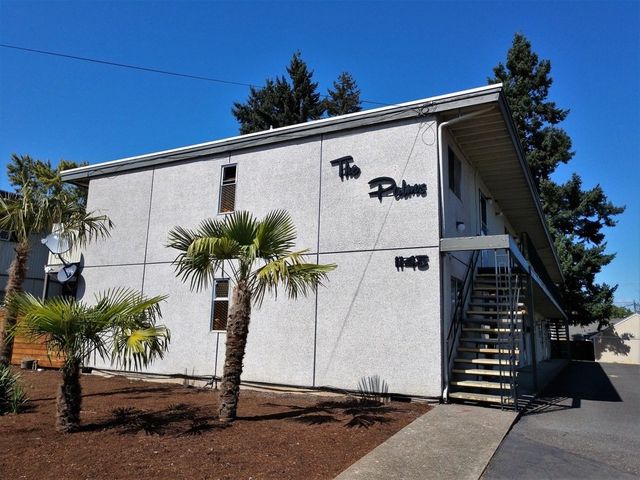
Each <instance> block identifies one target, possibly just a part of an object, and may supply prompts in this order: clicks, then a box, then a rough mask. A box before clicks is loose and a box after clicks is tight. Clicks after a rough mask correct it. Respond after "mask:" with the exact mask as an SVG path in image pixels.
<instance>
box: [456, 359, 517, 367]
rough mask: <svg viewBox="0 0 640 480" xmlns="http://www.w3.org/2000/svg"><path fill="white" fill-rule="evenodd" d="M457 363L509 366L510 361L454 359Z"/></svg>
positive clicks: (515, 362) (515, 361)
mask: <svg viewBox="0 0 640 480" xmlns="http://www.w3.org/2000/svg"><path fill="white" fill-rule="evenodd" d="M453 361H454V362H456V363H471V364H474V365H505V366H509V361H508V360H505V359H502V358H454V359H453ZM514 364H515V365H517V364H518V361H517V360H514Z"/></svg>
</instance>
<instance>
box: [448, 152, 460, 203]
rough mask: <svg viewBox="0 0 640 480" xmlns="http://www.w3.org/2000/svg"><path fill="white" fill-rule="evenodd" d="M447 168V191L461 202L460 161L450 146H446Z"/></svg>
mask: <svg viewBox="0 0 640 480" xmlns="http://www.w3.org/2000/svg"><path fill="white" fill-rule="evenodd" d="M447 156H448V166H449V190H451V191H452V192H453V194H454V195H455V196H456V197H458V200H460V201H462V159H461V158H459V157H458V155H456V152H454V151H453V148H451V146H450V145H448V146H447Z"/></svg>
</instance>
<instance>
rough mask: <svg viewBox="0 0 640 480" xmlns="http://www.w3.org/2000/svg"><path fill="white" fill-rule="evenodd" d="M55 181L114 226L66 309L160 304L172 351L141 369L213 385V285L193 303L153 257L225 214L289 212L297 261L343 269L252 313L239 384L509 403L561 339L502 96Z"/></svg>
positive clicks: (91, 256)
mask: <svg viewBox="0 0 640 480" xmlns="http://www.w3.org/2000/svg"><path fill="white" fill-rule="evenodd" d="M354 167H357V168H354ZM63 177H64V179H65V180H66V181H69V182H74V183H76V184H80V185H85V186H88V188H89V200H88V205H89V209H91V210H100V211H101V212H104V213H106V214H108V215H109V216H110V217H111V219H112V220H113V222H114V223H115V228H114V230H113V231H112V235H111V238H109V239H108V240H106V241H103V242H100V243H96V244H94V245H91V246H90V247H89V248H87V250H86V251H85V252H84V264H83V266H82V273H81V282H80V283H81V285H80V291H79V296H84V297H86V298H91V296H92V294H93V293H95V292H98V291H102V290H104V289H107V288H110V287H114V286H122V285H123V286H128V287H132V288H136V289H139V290H142V291H144V293H145V294H148V295H156V294H168V295H169V296H170V297H169V299H168V301H167V302H166V304H164V305H163V308H162V310H163V322H164V323H166V324H167V326H168V327H169V328H170V329H171V333H172V340H171V345H170V350H169V352H168V354H167V356H166V358H165V359H163V360H162V361H157V362H156V363H154V364H153V365H152V366H151V367H150V371H152V372H157V373H184V372H185V371H187V372H189V373H192V372H194V373H195V374H197V375H216V376H220V375H221V373H222V366H223V358H224V345H225V332H224V319H220V318H218V319H217V320H215V319H214V318H213V317H214V316H217V317H220V312H223V311H224V307H225V303H224V302H225V301H226V298H227V294H226V286H227V285H226V283H225V279H224V274H223V273H222V272H220V275H219V276H220V278H219V282H218V283H217V288H216V287H213V288H210V289H208V290H205V291H201V292H195V291H191V290H190V289H189V287H188V285H185V284H183V283H182V282H181V281H180V280H178V279H177V278H176V276H175V274H174V267H173V266H172V261H173V260H174V258H175V256H176V254H177V252H175V251H172V250H170V249H168V248H166V246H165V245H166V243H167V233H168V232H169V230H170V229H171V228H173V227H174V226H176V225H181V226H185V227H195V226H196V225H197V224H198V223H199V222H200V221H202V220H203V219H205V218H209V217H216V216H219V215H225V214H227V213H228V212H230V211H234V210H236V211H237V210H247V211H250V212H252V213H254V214H255V215H256V216H258V217H261V216H264V215H265V214H266V213H268V212H270V211H272V210H275V209H286V210H287V211H289V213H290V214H291V216H292V219H293V221H294V223H295V225H296V227H297V233H298V240H297V247H298V248H300V249H303V248H308V249H309V252H310V253H309V255H310V257H311V259H312V260H315V261H317V262H319V263H335V264H337V265H338V268H337V269H336V270H335V271H334V272H332V273H330V275H329V281H328V283H327V285H326V287H325V288H320V289H319V290H318V292H317V293H316V294H315V295H312V296H310V297H308V298H301V299H298V300H297V301H290V300H288V299H287V298H285V297H278V298H277V299H273V298H271V299H269V298H267V299H265V301H264V303H263V305H262V307H261V308H260V309H255V310H254V312H253V313H252V320H251V326H250V333H249V340H248V346H247V354H246V358H245V365H244V373H243V380H245V381H254V382H264V383H270V384H283V385H292V386H304V387H334V388H342V389H355V387H356V385H357V382H358V380H359V379H360V378H361V377H365V376H371V375H379V376H380V377H381V378H382V379H383V380H385V381H386V382H387V383H388V384H389V389H390V391H391V392H394V393H398V394H406V395H412V396H423V397H441V396H443V395H444V396H446V397H449V398H454V397H456V396H458V397H459V398H463V397H465V396H466V397H467V398H468V399H472V400H473V399H476V400H486V401H496V402H498V401H499V402H502V403H504V402H510V401H513V398H514V392H515V387H516V385H517V384H518V381H517V378H518V377H517V372H518V371H519V370H522V369H524V368H527V365H528V366H529V367H528V368H529V369H531V367H532V366H535V365H536V363H537V362H539V361H541V360H543V359H545V358H547V357H548V356H549V350H550V349H549V336H548V330H549V326H550V325H551V324H553V323H554V322H555V323H557V322H561V323H562V324H563V325H564V323H563V322H564V321H565V316H564V313H563V312H562V310H561V308H560V307H559V303H558V299H557V294H555V293H554V289H555V285H559V284H561V282H562V276H561V273H560V268H559V265H558V260H557V257H556V255H555V252H554V248H553V243H552V241H551V239H550V236H549V232H548V230H547V227H546V224H545V221H544V218H543V216H542V210H541V207H540V203H539V199H538V196H537V193H536V191H535V187H534V184H533V181H532V178H531V176H530V174H529V170H528V168H527V166H526V164H525V161H524V158H523V154H522V151H521V147H520V145H519V143H518V140H517V136H516V133H515V129H514V125H513V122H512V119H511V115H510V112H509V109H508V107H507V104H506V100H505V97H504V92H503V90H502V87H501V85H492V86H488V87H482V88H476V89H473V90H467V91H463V92H457V93H452V94H449V95H443V96H438V97H433V98H428V99H424V100H418V101H414V102H409V103H405V104H402V105H397V106H390V107H384V108H379V109H375V110H369V111H363V112H359V113H354V114H350V115H345V116H340V117H333V118H328V119H323V120H318V121H313V122H309V123H305V124H300V125H293V126H289V127H284V128H278V129H274V130H269V131H265V132H259V133H254V134H250V135H243V136H238V137H234V138H229V139H224V140H219V141H214V142H210V143H204V144H200V145H193V146H188V147H184V148H178V149H175V150H169V151H164V152H158V153H152V154H148V155H142V156H138V157H131V158H126V159H122V160H116V161H113V162H107V163H102V164H97V165H90V166H86V167H82V168H78V169H75V170H70V171H67V172H64V174H63ZM394 187H395V188H394ZM216 290H217V291H216ZM216 312H217V314H216ZM214 314H216V315H214ZM482 330H485V331H482ZM534 345H535V346H537V348H534ZM534 371H535V368H534Z"/></svg>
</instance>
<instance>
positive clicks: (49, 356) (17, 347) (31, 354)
mask: <svg viewBox="0 0 640 480" xmlns="http://www.w3.org/2000/svg"><path fill="white" fill-rule="evenodd" d="M0 322H4V311H2V310H0ZM27 359H28V360H37V361H38V366H39V367H44V368H60V367H62V363H63V362H64V358H63V357H61V356H58V355H57V354H55V353H50V352H47V347H46V346H45V344H44V342H43V341H36V342H32V341H30V340H28V339H27V338H25V337H22V336H16V337H15V338H14V340H13V354H12V355H11V363H12V364H13V365H20V362H22V360H27Z"/></svg>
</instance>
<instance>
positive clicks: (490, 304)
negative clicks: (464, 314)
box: [469, 297, 524, 308]
mask: <svg viewBox="0 0 640 480" xmlns="http://www.w3.org/2000/svg"><path fill="white" fill-rule="evenodd" d="M489 300H491V301H490V302H469V306H472V305H473V306H474V307H487V308H496V307H500V308H504V307H507V308H510V307H511V304H510V303H506V302H505V303H496V302H495V299H494V298H493V297H492V298H489ZM518 307H520V308H524V303H522V302H520V303H518Z"/></svg>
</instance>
